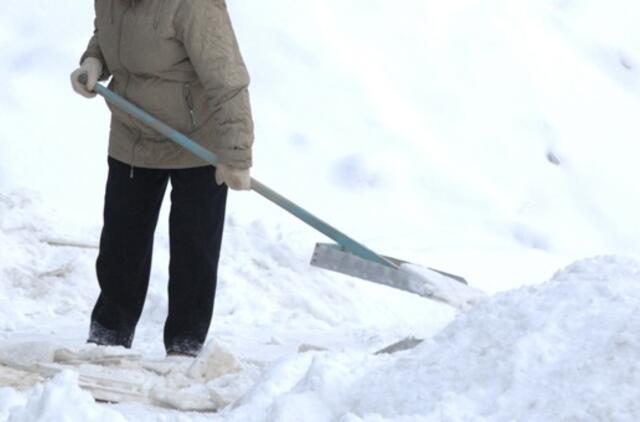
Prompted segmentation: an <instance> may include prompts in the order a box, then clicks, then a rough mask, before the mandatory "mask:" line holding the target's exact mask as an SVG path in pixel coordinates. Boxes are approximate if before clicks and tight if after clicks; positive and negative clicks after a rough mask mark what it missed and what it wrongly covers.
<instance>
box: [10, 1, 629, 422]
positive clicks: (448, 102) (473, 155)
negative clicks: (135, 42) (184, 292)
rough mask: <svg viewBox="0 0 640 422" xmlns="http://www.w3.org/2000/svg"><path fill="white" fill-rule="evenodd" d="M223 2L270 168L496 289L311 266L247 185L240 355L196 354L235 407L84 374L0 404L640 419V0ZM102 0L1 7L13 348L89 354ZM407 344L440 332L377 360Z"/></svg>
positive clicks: (394, 242) (161, 290) (153, 334)
mask: <svg viewBox="0 0 640 422" xmlns="http://www.w3.org/2000/svg"><path fill="white" fill-rule="evenodd" d="M228 3H229V8H230V11H231V14H232V17H233V20H234V23H235V27H236V30H237V34H238V38H239V40H240V43H241V47H242V51H243V54H244V56H245V59H246V61H247V64H248V66H249V69H250V72H251V75H252V80H253V82H252V91H251V93H252V101H253V106H254V114H255V119H256V133H257V140H256V147H255V156H256V165H255V168H254V175H255V176H256V177H257V178H258V179H259V180H261V181H262V182H264V183H266V184H268V185H269V186H271V187H273V188H275V189H276V190H278V191H280V192H282V193H283V194H285V195H286V196H288V197H290V198H291V199H293V200H295V201H296V202H299V203H300V204H301V205H303V206H305V207H307V208H309V209H310V210H311V211H312V212H314V213H316V214H318V215H319V216H320V217H322V218H323V219H325V220H327V221H329V222H331V223H332V224H335V225H336V226H337V227H338V228H340V229H342V230H344V231H345V232H347V233H349V234H350V235H352V236H353V237H354V238H356V239H358V240H360V241H362V242H363V243H365V244H367V245H368V246H370V247H371V248H373V249H374V250H376V251H378V252H380V253H384V254H387V255H391V256H394V257H397V258H402V259H405V260H408V261H410V262H413V263H417V264H424V265H428V266H430V267H433V268H437V269H441V270H444V271H449V272H453V273H456V274H460V275H463V276H464V277H465V278H466V279H467V280H468V281H469V283H470V285H472V286H473V287H474V288H477V289H479V290H481V291H483V292H485V293H486V294H488V295H490V297H489V298H487V299H485V300H483V301H480V302H479V303H478V304H476V305H474V306H472V307H470V309H468V310H465V311H460V310H456V309H454V308H451V307H448V306H446V305H443V304H440V303H436V302H434V301H429V300H427V299H424V298H421V297H418V296H416V295H410V294H406V293H403V292H400V291H396V290H393V289H389V288H387V287H384V286H378V285H374V284H372V283H367V282H364V281H360V280H355V279H350V278H347V277H343V276H339V275H335V274H332V273H328V272H323V271H321V270H318V269H314V268H312V267H309V266H308V263H307V262H308V259H309V256H310V254H311V251H312V248H313V245H314V243H315V242H316V241H323V240H324V239H322V237H321V236H320V235H319V234H317V233H315V232H314V231H313V230H311V229H309V228H307V227H305V226H304V225H303V224H301V223H300V222H298V221H296V220H295V219H293V218H292V217H291V216H289V215H288V214H285V213H283V212H282V211H281V210H279V209H277V208H276V207H274V206H272V205H271V204H268V203H267V202H265V201H264V200H263V199H261V198H259V197H257V196H256V195H252V194H232V195H231V198H230V204H229V217H228V220H227V225H226V232H225V241H224V246H223V248H224V249H223V258H222V263H221V271H220V278H221V281H220V285H219V289H218V295H217V300H216V309H215V315H214V322H213V327H212V330H211V333H210V338H211V339H213V340H214V342H213V343H211V345H210V346H209V347H212V348H214V347H217V346H216V345H218V346H219V347H222V348H223V349H224V350H228V351H229V352H230V353H231V355H232V356H233V358H234V359H237V361H238V362H239V365H240V367H241V370H240V372H238V373H234V374H230V375H222V376H219V377H217V378H216V374H215V372H207V371H208V370H209V369H214V368H208V369H207V368H206V365H205V368H201V369H202V371H204V373H208V374H209V375H208V376H210V377H212V378H214V379H213V380H212V381H209V382H207V383H206V386H207V388H210V389H211V391H212V392H215V393H216V394H220V395H221V396H223V397H224V399H225V400H226V401H228V402H230V403H232V404H230V405H228V406H226V407H225V408H224V409H222V410H221V411H219V412H218V413H215V414H199V413H192V412H179V411H172V410H167V409H162V408H159V407H154V406H149V405H145V404H135V403H129V404H118V405H108V404H99V403H95V402H94V401H93V400H92V399H91V398H90V396H89V395H88V393H86V392H83V391H82V390H81V389H80V388H79V385H80V381H79V378H78V374H77V371H74V372H64V373H62V374H60V375H58V376H56V377H55V378H54V379H52V380H49V381H45V382H44V383H37V384H36V385H33V386H31V387H29V386H27V387H21V388H9V387H4V388H1V389H0V420H10V421H19V420H97V421H98V420H105V421H107V420H109V421H111V420H136V421H156V420H181V421H192V420H193V421H197V420H220V421H296V420H305V421H315V420H318V421H329V420H339V421H343V422H356V421H362V420H364V421H368V422H378V421H388V420H394V421H416V420H420V421H425V420H426V421H428V420H434V421H436V420H437V421H439V420H451V421H456V420H460V421H474V420H484V421H503V420H586V421H588V420H616V421H617V420H622V421H627V420H628V421H634V420H638V418H639V417H640V409H639V408H638V405H637V404H636V401H637V400H635V401H634V392H635V391H637V386H638V384H639V380H638V377H637V372H638V369H637V363H636V362H637V361H638V356H639V353H640V350H639V349H638V341H637V339H636V337H637V336H636V335H635V334H636V333H637V332H638V327H637V325H638V324H637V322H638V321H636V320H637V318H636V315H635V314H636V313H637V312H636V310H637V308H638V306H640V303H638V299H639V295H638V293H637V292H638V289H637V287H636V284H637V282H638V281H639V280H638V279H639V274H638V272H639V270H638V264H637V263H636V261H634V259H636V260H638V259H640V258H639V257H640V250H639V249H638V245H639V244H640V225H638V224H637V216H638V215H640V200H638V199H637V196H638V189H637V186H636V185H637V180H639V178H640V167H639V166H637V163H636V161H637V157H638V153H639V152H640V146H638V142H637V139H638V138H639V135H640V120H639V119H638V112H639V111H640V108H639V103H638V102H639V101H640V48H639V47H638V46H639V45H640V31H638V29H637V22H638V21H639V20H640V5H639V4H638V3H637V2H633V1H631V0H611V1H608V2H602V1H599V0H562V1H560V0H544V1H540V0H522V1H519V2H512V1H507V0H488V1H479V0H463V1H457V2H431V1H424V0H406V1H404V2H402V4H399V3H397V2H395V3H394V2H381V1H373V0H367V1H365V0H357V1H351V2H342V1H338V0H327V1H323V2H315V1H311V0H299V1H296V2H294V3H291V2H285V1H283V0H272V1H270V2H254V1H249V0H237V1H233V2H231V1H229V2H228ZM91 13H92V10H91V4H90V3H85V2H83V3H82V4H80V3H79V2H78V4H73V5H72V4H70V5H69V6H68V7H65V8H60V7H59V5H58V4H57V3H55V2H44V3H43V2H38V3H36V2H34V1H33V0H26V1H25V0H21V1H18V0H5V1H4V2H3V3H2V4H1V5H0V81H1V82H0V116H2V117H0V119H1V120H0V123H1V124H0V288H1V289H2V294H1V295H0V348H2V349H5V348H7V347H20V346H21V345H24V344H43V345H45V346H46V345H50V346H52V345H60V344H62V345H65V347H72V348H73V347H83V343H84V340H85V336H86V331H87V326H88V324H87V320H88V317H89V313H90V311H91V308H92V306H93V303H94V301H95V298H96V296H97V283H96V282H95V275H94V260H95V255H96V252H97V251H96V249H95V248H94V247H95V245H96V244H97V240H98V237H99V231H100V224H101V221H100V219H101V207H102V199H103V189H104V181H105V175H106V160H105V158H106V157H105V152H106V139H107V133H108V112H107V110H106V107H105V106H104V104H103V103H102V102H101V101H99V100H93V101H85V100H83V99H81V98H78V97H77V96H75V95H74V94H73V93H72V92H71V90H70V87H69V83H68V74H69V73H70V72H71V71H72V70H73V68H74V67H75V66H76V65H77V59H78V56H79V54H80V52H81V51H82V49H83V48H84V45H85V43H86V41H87V37H88V35H89V34H90V32H91V22H92V19H91ZM61 22H64V25H61V24H60V23H61ZM166 213H167V209H166V207H165V209H164V210H163V217H162V219H161V223H160V225H159V228H158V233H157V236H156V245H155V255H154V264H153V269H152V279H151V286H150V290H149V296H148V299H147V302H146V306H145V311H144V314H143V316H142V319H141V322H140V325H139V328H138V331H137V333H136V339H135V342H134V345H133V351H134V352H135V353H138V354H141V355H142V356H144V357H145V359H146V360H150V361H151V360H159V361H162V359H163V357H164V355H163V353H164V352H163V349H162V342H161V332H162V324H163V322H164V318H165V314H166V278H167V262H168V237H167V234H166V233H167V223H166V220H167V219H166ZM60 243H73V244H81V245H84V246H85V247H82V248H78V247H69V246H67V247H65V246H60ZM594 256H595V258H594ZM625 257H628V258H625ZM572 262H575V263H574V264H571V265H569V266H567V265H568V264H570V263H572ZM563 267H566V268H565V269H564V270H562V271H560V272H556V271H557V269H558V268H563ZM554 274H555V275H554ZM546 280H549V281H546ZM409 336H414V337H417V338H421V339H425V341H424V342H423V343H422V344H421V345H419V346H417V347H416V348H414V349H412V350H408V351H404V352H399V353H395V354H392V355H375V354H374V352H376V351H377V350H380V349H382V348H384V347H385V346H388V345H389V344H391V343H393V342H395V341H398V340H401V339H403V338H406V337H409ZM45 349H46V347H45ZM34 359H35V358H34ZM214 366H218V365H214ZM176 367H180V365H176ZM0 379H3V378H2V377H0Z"/></svg>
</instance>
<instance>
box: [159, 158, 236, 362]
mask: <svg viewBox="0 0 640 422" xmlns="http://www.w3.org/2000/svg"><path fill="white" fill-rule="evenodd" d="M171 186H172V190H171V213H170V217H169V238H170V252H171V258H170V263H169V313H168V316H167V320H166V323H165V327H164V343H165V347H166V350H167V352H179V353H186V354H192V355H195V354H197V353H198V352H199V351H200V349H201V348H202V345H203V344H204V342H205V340H206V337H207V332H208V331H209V326H210V324H211V317H212V314H213V302H214V296H215V292H216V283H217V273H218V260H219V257H220V245H221V242H222V232H223V226H224V216H225V208H226V201H227V186H226V185H222V186H218V185H217V184H216V183H215V169H214V168H213V167H210V166H209V167H198V168H193V169H184V170H173V171H172V172H171Z"/></svg>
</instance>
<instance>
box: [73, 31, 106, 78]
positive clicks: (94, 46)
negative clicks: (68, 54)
mask: <svg viewBox="0 0 640 422" xmlns="http://www.w3.org/2000/svg"><path fill="white" fill-rule="evenodd" d="M93 28H94V29H93V36H92V37H91V39H90V40H89V45H88V46H87V49H86V50H85V52H84V54H82V57H80V66H82V62H83V61H84V59H86V58H87V57H95V58H96V59H98V60H100V62H101V63H102V75H100V78H99V79H98V80H99V81H106V80H107V79H109V76H111V72H109V68H108V67H107V63H106V62H105V61H104V56H103V55H102V51H101V50H100V45H99V44H98V27H97V25H96V20H95V19H94V21H93Z"/></svg>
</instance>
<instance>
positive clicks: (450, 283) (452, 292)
mask: <svg viewBox="0 0 640 422" xmlns="http://www.w3.org/2000/svg"><path fill="white" fill-rule="evenodd" d="M80 82H81V83H86V74H85V75H81V79H80ZM95 92H96V93H97V94H99V95H101V96H102V97H104V98H105V100H107V101H108V102H110V103H111V104H113V105H115V106H116V107H118V108H120V109H122V110H123V111H125V112H126V113H128V114H130V115H131V116H133V117H134V118H136V119H138V120H139V121H141V122H142V123H144V124H146V125H147V126H149V127H151V128H153V129H154V130H156V131H158V132H159V133H161V134H162V135H164V136H166V137H167V138H169V139H170V140H172V141H174V142H176V143H177V144H179V145H180V146H182V147H184V148H186V149H187V150H188V151H190V152H191V153H193V154H195V155H196V156H198V157H199V158H201V159H202V160H204V161H206V162H208V163H210V164H211V165H213V166H215V165H216V164H217V163H218V157H216V155H215V154H213V153H212V152H211V151H209V150H207V149H205V148H203V147H202V146H200V145H199V144H197V143H196V142H195V141H193V140H192V139H190V138H188V137H187V136H186V135H184V134H182V133H180V132H178V131H177V130H175V129H173V128H171V127H169V126H168V125H166V124H165V123H163V122H161V121H160V120H158V119H156V118H155V117H153V116H152V115H150V114H149V113H147V112H146V111H144V110H142V109H141V108H139V107H138V106H136V105H134V104H132V103H131V102H129V101H127V100H126V99H124V98H123V97H121V96H120V95H118V94H116V93H114V92H113V91H111V90H110V89H108V88H106V87H105V86H103V85H101V84H99V83H98V84H96V87H95ZM251 189H252V190H254V191H255V192H257V193H259V194H260V195H262V196H263V197H265V198H266V199H268V200H270V201H271V202H273V203H275V204H276V205H278V206H280V207H281V208H283V209H285V210H286V211H288V212H290V213H291V214H293V215H294V216H295V217H297V218H299V219H300V220H302V221H303V222H305V223H307V224H308V225H310V226H311V227H313V228H314V229H316V230H318V231H319V232H320V233H322V234H324V235H325V236H327V237H329V238H330V239H332V240H334V241H335V242H336V244H325V243H318V244H317V245H316V248H315V251H314V253H313V257H312V259H311V264H312V265H314V266H317V267H320V268H323V269H327V270H331V271H335V272H339V273H342V274H346V275H350V276H352V277H357V278H360V279H364V280H368V281H372V282H375V283H379V284H384V285H387V286H390V287H394V288H397V289H401V290H404V291H408V292H411V293H415V294H418V295H420V296H424V297H427V298H430V299H435V300H438V301H441V302H444V303H447V304H449V305H452V306H454V307H457V308H466V307H468V306H469V305H471V304H473V303H474V302H475V301H476V300H477V299H479V298H480V297H481V293H480V292H478V291H477V290H475V289H472V288H470V287H469V286H468V285H467V282H466V281H465V279H464V278H462V277H460V276H456V275H453V274H449V273H446V272H443V271H439V270H434V269H432V268H425V267H420V266H417V265H414V264H410V263H407V262H405V261H401V260H399V259H395V258H390V257H387V256H383V255H378V254H377V253H375V252H374V251H372V250H371V249H369V248H368V247H366V246H365V245H363V244H362V243H360V242H357V241H356V240H354V239H352V238H351V237H349V236H347V235H346V234H345V233H343V232H341V231H339V230H338V229H336V228H334V227H333V226H331V225H329V224H327V223H326V222H324V221H323V220H321V219H320V218H318V217H316V216H315V215H313V214H311V213H310V212H309V211H307V210H305V209H304V208H302V207H300V206H298V205H297V204H295V203H293V202H292V201H290V200H289V199H287V198H285V197H284V196H282V195H280V194H279V193H277V192H276V191H274V190H273V189H271V188H269V187H268V186H266V185H264V184H262V183H260V182H259V181H257V180H256V179H253V178H252V179H251Z"/></svg>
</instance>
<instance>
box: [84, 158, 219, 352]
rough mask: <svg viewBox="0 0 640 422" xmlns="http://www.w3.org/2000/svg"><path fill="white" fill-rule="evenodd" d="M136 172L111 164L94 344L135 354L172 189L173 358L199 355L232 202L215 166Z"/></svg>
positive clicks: (169, 328)
mask: <svg viewBox="0 0 640 422" xmlns="http://www.w3.org/2000/svg"><path fill="white" fill-rule="evenodd" d="M130 170H131V169H130V167H129V166H128V165H126V164H124V163H122V162H119V161H117V160H114V159H112V158H109V177H108V179H107V188H106V194H105V206H104V227H103V229H102V236H101V238H100V253H99V255H98V260H97V263H96V269H97V275H98V283H99V285H100V296H99V297H98V301H97V303H96V305H95V307H94V309H93V313H92V315H91V328H90V332H89V340H88V341H89V342H92V343H97V344H103V345H119V346H124V347H131V342H132V341H133V335H134V332H135V327H136V324H137V323H138V319H139V318H140V314H141V313H142V308H143V306H144V300H145V296H146V294H147V287H148V285H149V274H150V270H151V255H152V249H153V234H154V231H155V228H156V224H157V222H158V214H159V212H160V205H161V203H162V199H163V197H164V193H165V190H166V188H167V183H168V181H169V180H171V187H172V189H171V213H170V217H169V238H170V255H171V258H170V263H169V312H168V316H167V320H166V322H165V326H164V344H165V348H166V350H167V352H181V353H187V354H197V352H198V351H199V350H200V349H201V347H202V345H203V343H204V341H205V339H206V336H207V332H208V331H209V326H210V324H211V317H212V314H213V301H214V296H215V291H216V280H217V271H218V260H219V256H220V244H221V241H222V231H223V225H224V213H225V207H226V199H227V187H226V185H222V186H218V185H217V184H216V183H215V177H214V174H215V173H214V172H215V169H214V168H213V167H210V166H209V167H198V168H191V169H181V170H159V169H143V168H136V169H135V173H134V174H133V177H131V176H132V174H131V173H130Z"/></svg>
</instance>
